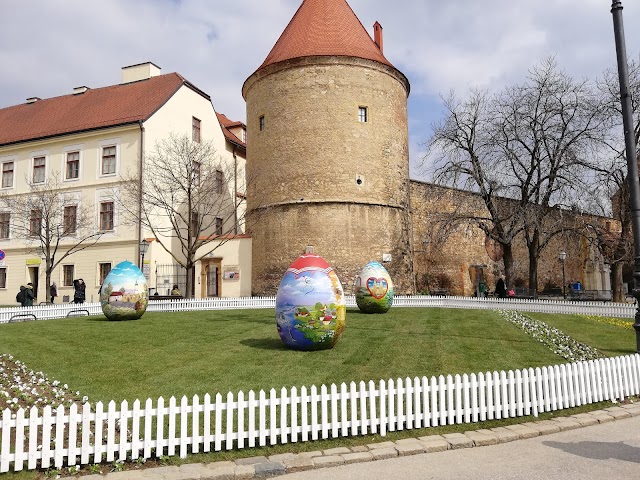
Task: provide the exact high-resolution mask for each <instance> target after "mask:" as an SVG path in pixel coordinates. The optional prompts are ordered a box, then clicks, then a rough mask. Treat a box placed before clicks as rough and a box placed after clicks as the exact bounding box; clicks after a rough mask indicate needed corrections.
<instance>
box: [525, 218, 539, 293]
mask: <svg viewBox="0 0 640 480" xmlns="http://www.w3.org/2000/svg"><path fill="white" fill-rule="evenodd" d="M539 247H540V232H539V231H538V230H537V229H536V230H535V231H534V232H533V238H532V239H531V242H529V244H528V245H527V248H528V250H529V290H531V293H532V294H533V297H534V298H536V297H537V293H538V249H539Z"/></svg>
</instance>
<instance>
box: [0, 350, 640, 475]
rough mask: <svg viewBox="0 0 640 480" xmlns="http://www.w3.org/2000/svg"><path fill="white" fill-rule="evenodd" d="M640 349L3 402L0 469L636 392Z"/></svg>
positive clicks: (531, 411)
mask: <svg viewBox="0 0 640 480" xmlns="http://www.w3.org/2000/svg"><path fill="white" fill-rule="evenodd" d="M639 387H640V356H639V355H631V356H623V357H616V358H606V359H600V360H590V361H587V362H578V363H573V364H564V365H555V366H549V367H543V368H535V369H533V368H529V369H524V370H516V371H508V372H504V371H501V372H492V373H490V372H487V373H479V374H471V375H467V374H464V375H462V376H460V375H455V377H452V376H451V375H448V376H446V377H444V376H442V375H441V376H439V377H438V378H436V377H434V376H432V377H431V378H430V379H429V378H427V377H422V378H413V379H411V378H406V379H397V380H387V381H384V380H381V381H380V382H378V383H375V382H373V381H370V382H368V383H365V382H360V383H359V384H358V385H356V383H354V382H352V383H351V384H350V385H348V386H347V385H346V384H344V383H343V384H341V385H340V386H339V387H338V386H337V385H335V384H332V385H331V386H329V387H327V386H325V385H322V386H321V387H320V388H317V387H316V386H311V388H306V387H302V388H301V389H300V391H299V392H298V389H297V388H296V387H293V388H291V389H290V390H288V389H286V388H282V389H281V390H280V391H279V392H278V391H276V390H275V389H272V390H271V391H270V392H269V393H268V394H267V393H266V392H265V391H263V390H261V391H260V392H259V393H258V394H257V395H256V394H255V393H254V392H253V391H250V392H249V393H248V395H245V394H244V393H243V392H239V393H238V394H237V395H236V396H234V394H233V393H228V394H227V396H226V399H225V398H223V396H222V395H220V394H216V395H215V398H213V399H212V398H211V397H210V395H208V394H207V395H205V396H204V398H203V399H202V401H201V400H200V398H199V397H198V396H194V397H193V399H191V401H189V399H187V397H182V399H181V400H180V403H179V404H178V402H177V400H176V399H175V398H174V397H171V398H170V399H169V402H168V405H165V401H164V399H163V398H159V399H158V400H157V401H156V402H155V403H154V402H153V401H152V400H151V399H149V400H147V401H146V402H145V403H144V405H142V404H141V403H140V401H139V400H136V401H135V402H133V404H132V405H131V407H130V406H129V403H128V402H126V401H124V402H122V403H121V404H120V405H119V406H117V405H116V403H115V402H110V403H109V404H108V406H107V409H106V410H105V408H104V405H103V404H102V403H100V402H99V403H97V404H95V406H92V405H91V404H89V403H85V404H84V405H82V406H81V407H78V406H77V405H75V404H73V405H71V407H70V408H69V409H68V410H67V409H65V407H64V406H60V407H58V408H57V409H56V410H52V409H51V407H49V406H47V407H45V408H44V409H43V411H42V413H40V411H39V410H38V409H37V408H36V407H33V408H32V409H31V410H29V411H25V410H22V409H20V410H18V412H17V413H13V412H11V411H10V410H9V409H6V410H5V411H4V412H3V414H2V422H1V424H0V439H1V440H0V442H1V444H0V446H1V449H0V472H8V471H9V469H10V468H11V466H13V469H14V470H15V471H19V470H23V469H24V468H25V463H26V468H27V469H35V468H38V467H41V468H49V467H50V466H51V465H54V466H55V467H57V468H61V467H63V466H65V465H67V466H72V465H86V464H89V463H98V462H101V461H104V460H106V461H108V462H112V461H114V460H124V459H127V458H130V459H132V460H136V459H138V458H151V457H160V456H163V455H168V456H172V455H176V454H178V455H180V457H185V456H186V455H187V454H188V453H190V452H191V453H198V452H210V451H220V450H231V449H234V448H238V449H241V448H251V447H255V446H265V445H276V444H285V443H288V442H293V443H295V442H301V441H302V442H305V441H309V440H318V439H328V438H338V437H346V436H355V435H365V434H368V433H372V434H375V433H379V434H380V435H383V436H384V435H386V434H387V432H393V431H396V430H404V429H414V428H424V427H431V426H437V425H451V424H460V423H470V422H480V421H484V420H491V419H500V418H511V417H519V416H525V415H534V416H537V415H538V414H539V413H542V412H548V411H552V410H561V409H564V408H570V407H575V406H579V405H584V404H590V403H594V402H601V401H605V400H622V399H624V398H625V397H627V396H629V395H637V394H639V393H640V389H639Z"/></svg>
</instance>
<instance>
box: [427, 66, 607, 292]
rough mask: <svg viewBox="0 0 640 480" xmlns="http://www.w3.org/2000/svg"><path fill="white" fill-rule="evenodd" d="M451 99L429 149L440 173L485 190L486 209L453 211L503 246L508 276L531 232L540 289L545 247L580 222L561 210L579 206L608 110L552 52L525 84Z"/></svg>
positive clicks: (532, 264) (532, 280)
mask: <svg viewBox="0 0 640 480" xmlns="http://www.w3.org/2000/svg"><path fill="white" fill-rule="evenodd" d="M445 106H446V108H447V111H448V115H447V118H446V119H445V120H444V121H443V122H442V123H441V124H439V125H436V127H435V128H434V133H433V135H432V137H431V139H430V141H429V151H428V154H427V157H426V160H427V161H433V162H434V166H435V172H434V179H435V181H436V182H438V183H444V184H449V185H453V186H461V187H463V188H466V189H468V190H471V191H474V192H477V193H478V194H479V195H480V197H481V198H482V200H483V203H484V205H485V207H486V212H477V213H475V214H472V215H471V216H468V217H466V218H465V217H464V216H459V215H458V216H456V217H454V218H455V221H458V222H460V221H466V222H470V223H474V224H475V225H477V226H478V227H479V228H481V229H482V230H483V231H484V232H485V233H486V234H487V236H488V237H489V238H491V239H492V240H494V241H495V242H497V243H498V244H500V245H501V246H502V248H503V251H504V257H503V262H504V267H505V276H506V280H507V284H511V280H512V275H513V270H512V269H513V255H512V244H513V242H514V239H515V238H516V236H517V235H518V234H520V233H522V234H523V235H524V238H525V240H526V242H527V247H528V250H529V288H531V289H534V290H535V289H537V280H538V278H537V277H538V274H537V272H538V268H537V265H538V258H539V256H540V254H541V252H542V250H543V249H544V248H545V247H546V246H547V245H548V244H549V242H550V241H551V239H552V238H554V237H555V236H557V235H560V234H561V233H563V232H564V231H565V230H566V229H567V228H573V226H574V225H573V224H574V223H575V222H573V221H557V218H555V217H557V216H558V215H561V216H562V211H563V209H565V208H567V207H570V206H572V205H570V204H572V203H573V201H571V200H570V199H573V198H576V197H577V195H576V192H579V191H580V189H581V188H583V186H584V182H585V178H586V177H587V176H588V175H589V173H590V172H592V170H591V159H592V158H593V151H594V149H595V146H596V145H598V142H599V141H601V140H602V138H603V130H604V131H606V130H607V129H608V123H607V122H608V118H609V117H608V116H607V115H605V113H604V108H603V106H602V104H601V102H599V100H598V96H597V95H596V94H595V93H594V91H593V88H592V87H591V86H590V85H589V83H588V82H586V81H583V82H575V81H574V80H573V79H572V78H570V77H569V76H567V75H566V74H564V73H563V72H561V71H559V70H558V68H557V66H556V64H555V62H554V61H553V60H552V59H550V60H546V61H545V62H543V63H542V64H541V65H540V66H539V67H536V68H534V69H532V70H531V72H530V74H529V77H528V79H527V80H526V81H525V82H524V83H522V84H521V85H515V86H511V87H507V88H505V89H503V90H502V91H501V92H498V93H497V94H496V95H493V96H491V97H490V96H489V95H488V93H486V92H480V91H477V90H472V91H471V92H470V93H469V97H468V99H467V100H465V101H458V100H455V99H454V98H453V97H451V98H450V99H449V100H447V101H446V102H445ZM550 216H552V217H554V218H553V219H552V218H550ZM565 217H568V216H565Z"/></svg>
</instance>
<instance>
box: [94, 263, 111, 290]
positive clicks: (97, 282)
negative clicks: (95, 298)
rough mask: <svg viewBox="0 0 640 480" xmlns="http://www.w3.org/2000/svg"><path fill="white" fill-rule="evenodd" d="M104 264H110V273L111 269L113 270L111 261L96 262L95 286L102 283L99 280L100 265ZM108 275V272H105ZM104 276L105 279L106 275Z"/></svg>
mask: <svg viewBox="0 0 640 480" xmlns="http://www.w3.org/2000/svg"><path fill="white" fill-rule="evenodd" d="M106 264H109V265H110V266H111V268H109V273H111V271H112V270H113V262H98V263H97V264H96V287H100V286H101V285H102V283H101V282H100V265H106ZM108 275H109V274H107V276H108ZM104 278H105V279H106V278H107V277H104ZM103 281H104V280H103Z"/></svg>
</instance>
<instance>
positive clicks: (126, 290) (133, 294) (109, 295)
mask: <svg viewBox="0 0 640 480" xmlns="http://www.w3.org/2000/svg"><path fill="white" fill-rule="evenodd" d="M147 301H148V297H147V280H146V279H145V278H144V275H143V274H142V272H141V271H140V269H139V268H138V267H137V266H136V265H134V264H133V263H131V262H127V261H125V262H120V263H119V264H118V265H116V266H115V267H114V268H113V269H112V270H111V271H110V272H109V275H107V278H105V279H104V282H103V283H102V287H101V288H100V303H101V304H102V311H103V312H104V315H105V316H106V317H107V318H108V319H109V320H135V319H137V318H140V317H141V316H142V314H143V313H144V312H145V310H146V309H147Z"/></svg>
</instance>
